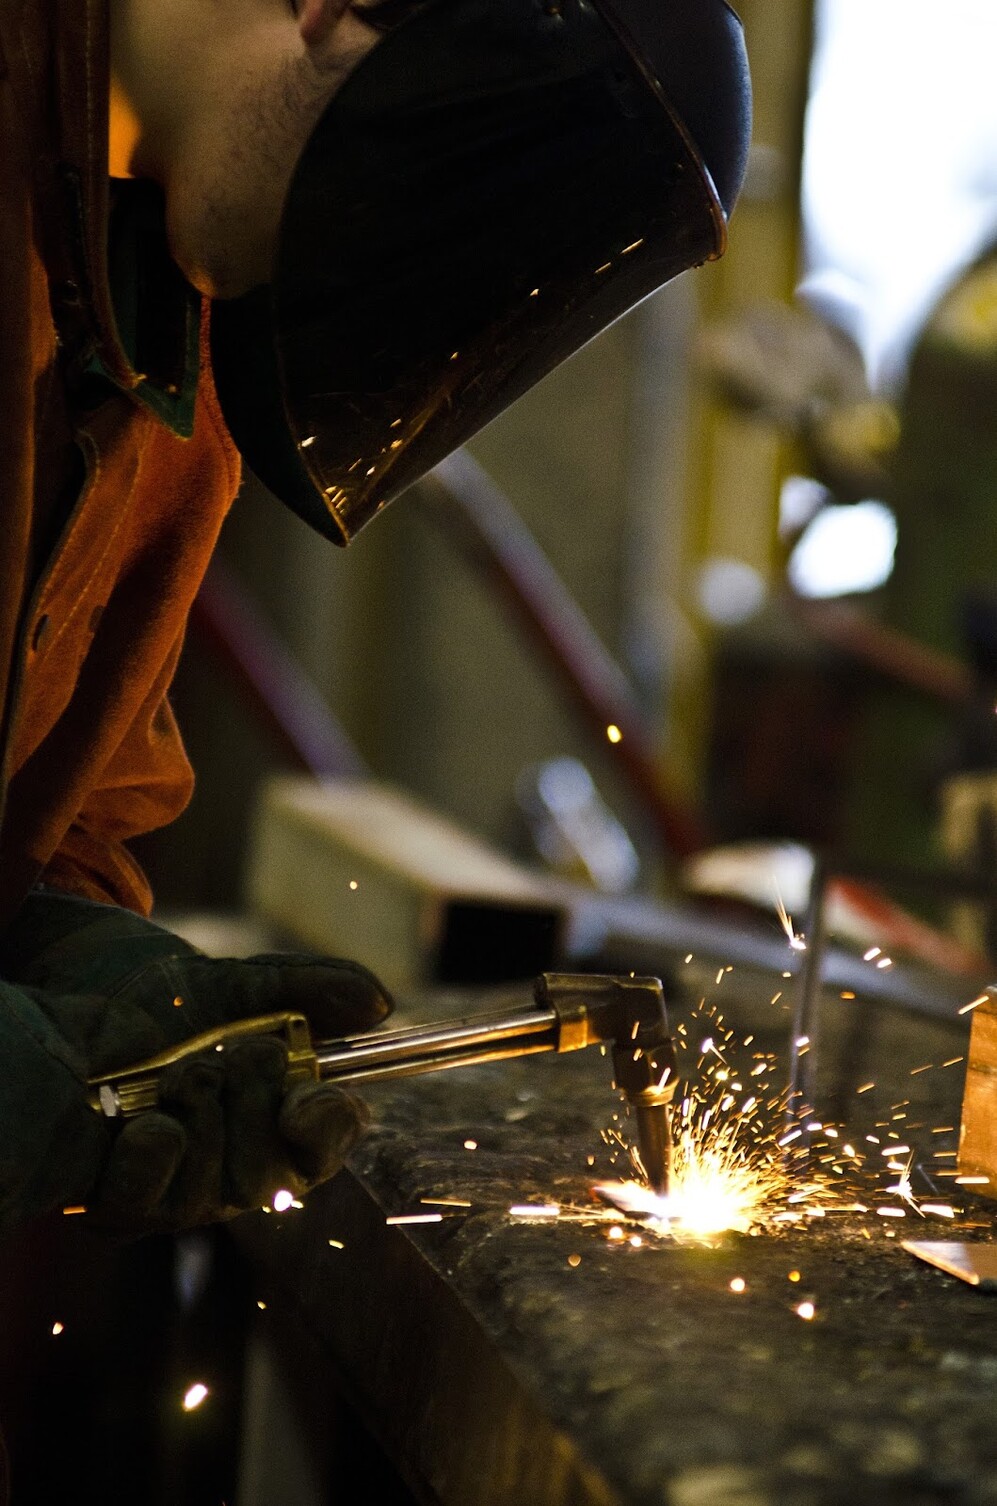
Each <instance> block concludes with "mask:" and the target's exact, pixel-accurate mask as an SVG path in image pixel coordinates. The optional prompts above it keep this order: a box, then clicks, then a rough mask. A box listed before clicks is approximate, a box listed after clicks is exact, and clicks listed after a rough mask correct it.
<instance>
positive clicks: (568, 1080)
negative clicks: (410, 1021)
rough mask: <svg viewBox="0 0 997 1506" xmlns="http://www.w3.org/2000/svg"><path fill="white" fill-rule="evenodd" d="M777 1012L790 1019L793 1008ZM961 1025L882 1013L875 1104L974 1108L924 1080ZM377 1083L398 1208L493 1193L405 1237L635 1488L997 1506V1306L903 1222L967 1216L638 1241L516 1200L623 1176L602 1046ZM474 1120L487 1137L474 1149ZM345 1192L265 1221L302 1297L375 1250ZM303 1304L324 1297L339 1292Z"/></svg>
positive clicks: (792, 1505)
mask: <svg viewBox="0 0 997 1506" xmlns="http://www.w3.org/2000/svg"><path fill="white" fill-rule="evenodd" d="M455 1002H456V1001H453V1000H451V1001H449V1006H448V1007H449V1012H451V1013H455V1012H456V1009H455V1008H454V1003H455ZM445 1007H446V1006H445ZM735 1013H736V1011H735ZM825 1013H826V1014H827V1016H828V1018H827V1021H826V1060H827V1064H828V1066H827V1070H828V1072H830V1071H831V1070H832V1068H833V1067H834V1063H835V1060H836V1056H835V1053H836V1051H839V1052H840V1048H841V1046H842V1042H847V1041H848V1040H849V1039H851V1040H852V1041H853V1042H854V1029H853V1028H851V1027H853V1025H854V1021H853V1020H851V1021H849V1020H845V1021H844V1022H842V1020H840V1019H837V1020H836V1017H835V1016H834V1013H833V1005H831V1004H829V1006H828V1009H827V1010H826V1011H825ZM770 1023H771V1024H773V1025H775V1026H777V1027H778V1029H779V1031H780V1032H781V1030H782V1028H783V1026H782V1021H781V1020H778V1019H777V1020H772V1021H770ZM774 1038H775V1037H774V1036H770V1037H768V1038H767V1039H766V1044H767V1043H768V1039H774ZM960 1040H961V1037H960V1036H959V1035H958V1033H957V1032H956V1031H955V1030H953V1029H952V1028H950V1027H940V1026H938V1025H933V1024H924V1023H922V1022H919V1021H915V1020H913V1019H910V1018H907V1017H905V1016H903V1015H902V1014H900V1013H899V1012H897V1013H892V1014H891V1013H888V1012H887V1011H883V1012H882V1013H881V1015H880V1016H879V1017H878V1020H877V1022H876V1029H875V1030H874V1031H873V1032H872V1046H873V1048H874V1054H875V1056H876V1057H877V1063H876V1065H877V1066H878V1067H879V1068H880V1069H881V1071H880V1079H881V1080H880V1085H879V1087H878V1089H877V1090H876V1092H875V1093H873V1094H871V1095H869V1097H871V1098H872V1099H874V1100H875V1099H877V1098H878V1100H879V1102H880V1103H887V1102H895V1101H898V1100H900V1099H902V1098H911V1097H914V1096H915V1095H918V1101H917V1103H916V1107H917V1111H918V1115H919V1118H921V1119H922V1120H923V1122H924V1123H925V1124H926V1126H929V1125H930V1124H942V1123H944V1124H954V1123H957V1122H958V1118H957V1115H958V1107H959V1091H960V1083H959V1078H958V1075H957V1073H956V1072H954V1071H951V1070H950V1071H949V1072H948V1074H947V1075H946V1073H945V1072H943V1071H941V1070H938V1071H932V1072H927V1073H923V1074H918V1075H917V1076H915V1077H913V1078H912V1077H911V1076H910V1072H911V1070H912V1067H913V1066H914V1065H916V1064H918V1063H919V1062H924V1061H928V1060H932V1059H934V1060H941V1058H942V1056H943V1055H945V1056H946V1057H948V1056H954V1055H955V1054H956V1050H954V1049H952V1048H953V1043H954V1045H955V1047H956V1048H958V1046H959V1043H960ZM866 1049H869V1048H868V1046H867V1048H866ZM872 1075H873V1073H871V1072H870V1076H872ZM369 1097H370V1100H371V1102H372V1104H373V1105H374V1108H375V1112H376V1115H377V1124H376V1127H375V1128H374V1130H373V1131H372V1132H371V1134H370V1135H369V1136H368V1138H367V1139H366V1140H365V1141H364V1142H363V1144H362V1146H361V1147H360V1148H359V1149H358V1151H357V1152H356V1153H355V1156H354V1159H353V1162H352V1175H353V1177H354V1178H355V1179H356V1180H357V1182H358V1183H359V1185H360V1187H361V1188H362V1189H364V1190H365V1192H366V1193H367V1194H368V1195H369V1197H370V1198H372V1199H373V1200H374V1202H375V1203H376V1204H377V1205H378V1206H379V1207H380V1209H381V1210H383V1212H385V1213H389V1214H391V1213H405V1212H419V1211H426V1206H425V1205H424V1204H423V1203H422V1201H421V1200H422V1199H424V1198H441V1197H442V1198H446V1197H451V1198H463V1199H466V1200H467V1201H469V1202H470V1203H471V1205H472V1206H471V1207H470V1208H469V1209H467V1210H446V1209H444V1210H442V1211H444V1212H445V1213H446V1214H447V1216H446V1218H445V1219H444V1221H443V1222H442V1223H440V1224H437V1225H429V1226H415V1227H411V1228H407V1229H404V1230H395V1231H391V1232H392V1233H395V1234H398V1235H399V1236H400V1237H401V1238H403V1239H404V1240H405V1241H406V1242H407V1245H408V1247H409V1248H410V1249H411V1250H412V1252H413V1253H416V1252H417V1254H418V1258H419V1259H420V1260H421V1262H423V1263H424V1264H425V1265H426V1266H428V1267H429V1268H430V1269H431V1270H432V1271H433V1272H435V1273H436V1275H437V1276H438V1278H439V1282H440V1287H439V1290H441V1291H442V1290H443V1289H444V1288H445V1289H446V1291H447V1292H449V1293H452V1294H455V1295H456V1297H457V1298H458V1299H459V1301H460V1303H461V1305H462V1306H463V1307H464V1308H465V1309H466V1310H468V1311H469V1312H470V1314H471V1317H472V1319H473V1322H474V1324H475V1325H476V1328H477V1331H478V1332H479V1333H480V1334H482V1335H484V1336H486V1337H487V1340H488V1343H489V1345H490V1346H491V1348H492V1350H493V1351H494V1352H497V1353H498V1354H499V1355H500V1356H501V1357H502V1359H503V1361H504V1362H505V1363H506V1364H507V1365H508V1366H509V1368H510V1369H511V1370H512V1372H513V1373H514V1374H515V1375H516V1377H517V1378H518V1381H519V1382H520V1384H521V1386H522V1387H523V1389H524V1391H525V1393H526V1394H527V1396H528V1398H529V1399H530V1405H531V1406H532V1407H533V1408H534V1410H535V1415H536V1417H537V1418H540V1417H543V1418H545V1419H549V1420H552V1421H553V1423H554V1424H555V1426H556V1428H557V1429H558V1430H559V1431H560V1432H561V1433H563V1434H564V1435H565V1436H566V1437H568V1438H569V1439H571V1440H572V1441H573V1443H574V1444H575V1446H576V1447H577V1448H578V1450H579V1453H580V1454H581V1456H582V1457H583V1458H586V1459H587V1460H589V1461H590V1462H591V1463H592V1464H593V1465H595V1466H596V1468H597V1469H598V1471H599V1472H600V1473H601V1475H602V1477H603V1478H604V1479H605V1480H606V1481H608V1482H609V1485H610V1488H611V1490H612V1491H613V1492H614V1494H615V1498H616V1499H618V1500H619V1501H621V1502H627V1503H634V1506H652V1503H653V1506H776V1503H778V1506H855V1503H870V1506H871V1503H876V1506H880V1503H885V1506H891V1503H897V1506H900V1503H903V1506H908V1503H918V1506H920V1503H925V1506H927V1503H935V1502H938V1503H942V1502H945V1503H949V1502H965V1503H967V1506H985V1503H990V1502H991V1501H993V1500H997V1301H995V1299H994V1298H989V1297H986V1296H983V1295H980V1294H977V1293H974V1292H973V1291H972V1290H971V1289H969V1288H968V1287H966V1286H965V1285H963V1284H961V1283H959V1282H956V1281H954V1280H951V1279H949V1278H946V1277H945V1276H943V1275H941V1274H940V1273H939V1272H937V1271H934V1270H931V1269H929V1268H928V1267H926V1266H923V1265H921V1264H919V1263H917V1262H916V1261H914V1260H913V1259H912V1258H911V1257H910V1256H909V1255H908V1254H906V1253H905V1252H904V1251H903V1250H901V1249H900V1248H899V1241H900V1238H902V1237H907V1238H916V1237H920V1238H936V1239H937V1238H944V1237H946V1236H953V1234H954V1231H953V1230H952V1227H951V1225H948V1224H945V1225H943V1222H942V1221H941V1220H939V1219H930V1218H928V1219H921V1218H917V1217H916V1215H913V1214H911V1215H909V1216H908V1217H907V1218H906V1219H905V1220H904V1221H903V1223H902V1224H901V1221H900V1220H895V1221H891V1224H896V1225H899V1226H900V1230H899V1232H898V1233H896V1234H895V1236H894V1237H893V1238H889V1237H887V1236H888V1227H889V1226H888V1225H887V1221H885V1220H882V1219H877V1218H876V1217H875V1215H874V1214H869V1215H848V1216H846V1217H841V1216H839V1217H836V1218H833V1219H832V1218H826V1219H823V1220H813V1221H812V1224H811V1225H810V1226H808V1227H806V1228H805V1229H792V1230H788V1231H786V1232H779V1233H775V1234H760V1235H754V1236H751V1235H726V1236H723V1237H721V1238H719V1239H717V1240H716V1241H714V1242H713V1244H712V1245H711V1246H708V1247H707V1246H701V1245H680V1244H675V1243H670V1242H668V1241H661V1240H657V1241H655V1240H648V1239H645V1240H644V1243H643V1244H642V1245H641V1247H640V1248H633V1247H631V1246H630V1244H629V1243H627V1242H626V1241H625V1240H624V1241H610V1240H609V1239H607V1228H606V1225H605V1224H604V1223H599V1222H595V1221H593V1222H590V1223H586V1222H584V1221H581V1220H580V1221H573V1220H564V1219H562V1220H559V1221H558V1222H556V1223H526V1222H522V1221H517V1220H514V1219H512V1218H510V1217H509V1214H508V1208H509V1206H510V1204H512V1203H514V1202H516V1203H518V1202H529V1201H537V1200H549V1199H553V1200H557V1201H558V1202H560V1203H561V1204H562V1206H567V1205H570V1204H576V1205H578V1206H585V1205H589V1206H591V1199H590V1196H589V1187H590V1184H591V1182H592V1181H593V1179H594V1178H596V1177H597V1176H598V1175H606V1174H608V1173H609V1172H610V1171H611V1169H612V1168H611V1167H610V1166H609V1164H608V1161H607V1159H606V1157H607V1152H606V1150H605V1147H604V1146H603V1145H602V1142H601V1140H600V1138H599V1130H600V1128H602V1127H604V1126H605V1125H606V1124H607V1123H608V1122H610V1121H611V1115H612V1114H613V1113H614V1112H616V1111H617V1110H618V1106H617V1105H616V1104H615V1102H614V1099H613V1095H612V1094H611V1092H610V1089H609V1068H608V1062H605V1061H602V1060H600V1058H599V1056H598V1053H597V1052H591V1051H590V1052H585V1053H581V1054H579V1055H578V1056H574V1057H570V1058H560V1059H556V1058H535V1059H532V1060H529V1061H522V1062H518V1063H506V1064H502V1065H496V1066H490V1067H479V1068H474V1069H468V1070H463V1071H460V1072H456V1073H450V1074H440V1075H437V1076H435V1077H427V1078H422V1079H413V1080H410V1081H409V1082H407V1083H402V1084H397V1085H393V1086H391V1087H388V1086H381V1087H379V1088H376V1089H373V1088H372V1089H371V1090H370V1093H369ZM860 1102H861V1100H860V1101H857V1102H856V1105H855V1107H856V1112H857V1111H858V1105H859V1103H860ZM863 1112H866V1110H865V1108H864V1106H863ZM871 1112H872V1114H873V1115H875V1114H876V1113H877V1112H879V1109H878V1108H877V1107H875V1106H874V1107H873V1109H872V1111H871ZM469 1138H470V1139H474V1140H475V1141H476V1143H477V1149H476V1150H473V1151H469V1150H466V1149H465V1147H464V1141H465V1140H466V1139H469ZM933 1143H934V1144H939V1145H941V1144H945V1145H949V1144H951V1143H952V1140H951V1137H949V1138H947V1139H946V1138H945V1137H940V1138H936V1139H935V1140H934V1142H933ZM589 1156H595V1157H596V1165H595V1166H594V1167H590V1166H589V1165H588V1157H589ZM949 1164H951V1162H950V1163H949ZM337 1198H338V1194H337V1192H336V1184H335V1183H334V1184H333V1185H332V1187H331V1188H330V1189H328V1191H327V1192H325V1193H323V1194H320V1195H318V1196H317V1197H315V1198H313V1199H311V1200H310V1202H309V1206H308V1208H307V1209H306V1210H305V1212H304V1213H303V1214H301V1215H298V1218H299V1220H300V1222H299V1223H298V1224H297V1225H295V1224H294V1222H293V1219H291V1220H282V1221H281V1223H282V1224H283V1225H284V1228H283V1230H282V1231H281V1229H280V1228H279V1227H278V1225H277V1221H276V1220H274V1219H272V1218H268V1219H262V1218H261V1219H259V1220H258V1223H259V1224H265V1225H267V1229H266V1231H265V1233H264V1234H263V1235H257V1236H254V1237H255V1238H258V1239H259V1241H260V1242H259V1243H258V1244H257V1247H256V1258H257V1259H259V1260H261V1261H262V1262H263V1263H264V1264H265V1265H270V1266H271V1268H273V1262H274V1261H275V1260H276V1258H277V1253H278V1251H279V1252H280V1261H281V1271H282V1279H284V1280H289V1281H290V1283H291V1285H292V1286H295V1287H296V1290H297V1292H298V1294H299V1296H300V1294H301V1293H302V1292H303V1291H306V1290H308V1291H311V1292H313V1293H314V1292H323V1291H324V1290H325V1284H326V1283H327V1282H335V1280H336V1267H335V1265H334V1264H333V1262H332V1260H331V1258H330V1252H329V1247H328V1244H327V1239H328V1237H339V1238H341V1239H342V1240H343V1241H344V1242H345V1244H346V1249H345V1250H344V1251H342V1252H336V1258H338V1259H347V1260H350V1261H359V1262H363V1261H364V1258H365V1255H364V1249H363V1247H362V1246H361V1245H351V1239H350V1237H351V1233H352V1231H351V1230H350V1229H349V1228H343V1227H341V1226H339V1225H337V1224H336V1219H337V1217H338V1216H339V1211H338V1210H339V1206H340V1205H339V1202H338V1201H337ZM979 1206H980V1211H979V1213H978V1214H977V1215H976V1216H975V1220H974V1221H975V1222H976V1223H977V1225H978V1227H977V1228H975V1229H973V1230H970V1231H969V1232H968V1233H967V1234H966V1236H965V1237H968V1238H980V1237H986V1236H987V1235H988V1233H989V1232H990V1229H991V1223H992V1220H991V1210H990V1209H989V1208H988V1207H987V1205H983V1204H981V1205H979ZM379 1216H380V1215H379ZM915 1225H916V1228H915ZM628 1232H629V1230H628ZM569 1256H571V1257H574V1256H580V1260H579V1261H577V1262H575V1261H572V1262H571V1263H569ZM790 1270H799V1271H800V1273H801V1280H800V1281H799V1282H798V1283H791V1282H790V1281H789V1280H788V1273H789V1272H790ZM735 1276H740V1277H742V1278H743V1279H744V1281H745V1282H746V1283H747V1289H746V1291H745V1292H744V1293H743V1294H741V1295H736V1294H734V1293H733V1292H732V1291H731V1290H730V1285H729V1283H730V1281H731V1279H732V1278H733V1277H735ZM406 1299H407V1294H406V1290H404V1289H395V1290H391V1289H386V1290H381V1289H377V1290H370V1292H369V1301H370V1303H371V1304H372V1305H374V1304H376V1305H377V1306H378V1307H382V1306H383V1305H384V1304H388V1305H396V1306H397V1307H398V1308H399V1310H401V1309H402V1308H403V1307H404V1304H405V1302H406ZM803 1299H809V1300H812V1301H813V1302H814V1303H815V1305H816V1317H815V1318H814V1320H813V1321H812V1322H807V1321H804V1320H802V1319H801V1318H800V1317H799V1316H798V1315H797V1313H796V1311H795V1307H796V1305H797V1304H798V1303H799V1302H800V1301H801V1300H803ZM424 1300H428V1301H429V1302H430V1303H432V1300H433V1299H432V1298H428V1299H425V1298H424ZM305 1306H306V1310H308V1309H309V1307H310V1308H311V1311H312V1313H313V1315H315V1314H318V1313H319V1312H320V1311H321V1306H322V1299H321V1298H319V1299H317V1300H316V1299H313V1298H307V1299H306V1302H305ZM428 1316H429V1317H430V1318H431V1317H432V1314H429V1315H428ZM316 1321H320V1319H316ZM400 1362H401V1363H403V1364H404V1360H403V1359H401V1360H400ZM450 1363H451V1364H453V1365H455V1366H457V1367H458V1368H459V1367H460V1366H461V1365H462V1363H466V1365H467V1376H466V1382H467V1385H468V1386H473V1385H474V1361H473V1358H472V1357H470V1356H468V1357H467V1359H466V1361H463V1360H462V1357H461V1354H460V1353H456V1354H454V1355H453V1356H452V1358H451V1360H450ZM480 1441H481V1440H480V1439H478V1438H474V1437H470V1438H468V1439H467V1440H466V1442H467V1447H468V1448H475V1447H477V1446H479V1443H480ZM443 1498H444V1499H446V1497H445V1495H444V1497H443Z"/></svg>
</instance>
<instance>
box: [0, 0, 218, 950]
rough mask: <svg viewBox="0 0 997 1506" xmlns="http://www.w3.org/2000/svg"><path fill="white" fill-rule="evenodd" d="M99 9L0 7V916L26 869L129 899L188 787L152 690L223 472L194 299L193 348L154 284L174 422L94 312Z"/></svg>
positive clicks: (25, 3) (163, 698)
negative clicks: (188, 399) (142, 857)
mask: <svg viewBox="0 0 997 1506" xmlns="http://www.w3.org/2000/svg"><path fill="white" fill-rule="evenodd" d="M107 9H108V0H0V802H2V803H0V811H2V820H0V922H2V920H3V919H4V918H6V916H8V915H9V914H10V912H11V910H12V909H13V908H14V907H15V906H16V905H17V904H18V903H19V901H20V900H21V898H23V896H24V894H25V893H26V891H27V890H28V888H29V887H30V886H31V885H32V884H33V883H34V882H35V881H37V880H39V879H41V880H44V881H46V882H48V883H51V884H53V885H55V886H57V887H58V888H61V889H65V890H69V891H71V892H75V893H78V894H83V895H87V896H89V897H91V898H94V899H100V900H107V901H110V902H112V903H117V904H121V905H125V906H128V907H130V908H132V909H135V910H138V911H142V912H147V911H148V909H149V906H150V903H151V895H150V892H149V887H148V884H147V882H146V879H145V876H144V875H143V873H142V871H141V869H140V868H139V867H138V865H137V864H136V862H135V861H134V859H133V858H132V857H131V855H130V854H129V852H128V850H127V845H126V844H127V843H128V841H129V839H130V838H132V837H135V836H136V835H138V834H139V833H141V832H146V831H150V830H152V829H154V828H155V827H158V826H162V825H164V824H166V823H167V822H169V821H171V820H173V819H174V818H175V817H176V816H177V815H178V814H179V813H180V811H181V810H182V809H183V808H184V806H185V805H186V803H187V801H188V799H189V798H190V793H191V789H192V784H193V776H192V771H191V768H190V765H189V763H188V761H187V758H186V756H185V753H184V750H183V745H182V743H181V741H180V736H179V733H178V731H177V727H176V724H175V722H174V719H173V715H172V712H171V710H170V706H169V702H168V700H167V691H168V688H169V685H170V681H171V679H172V677H173V673H174V669H175V666H176V662H177V657H178V655H179V652H180V647H181V642H182V639H183V633H184V625H185V623H186V619H187V614H188V611H189V609H190V605H191V602H192V600H193V597H194V595H195V593H196V591H197V588H198V585H199V583H200V580H201V577H202V575H203V573H204V570H205V568H206V566H207V563H208V559H209V556H210V554H211V551H212V548H213V546H214V543H215V540H216V537H217V534H218V530H219V528H220V526H221V523H222V519H223V518H224V515H225V513H226V511H227V509H228V507H229V505H230V503H231V501H232V499H233V497H234V495H235V492H236V489H237V486H238V481H239V461H238V456H237V454H236V451H235V449H234V447H233V445H232V442H231V440H230V439H229V436H228V433H227V431H226V429H225V426H224V423H223V422H222V419H221V415H220V412H219V409H218V404H217V401H216V398H215V393H214V388H213V385H212V381H211V374H210V369H209V366H208V362H207V355H206V345H205V338H204V336H205V328H206V323H207V314H206V308H205V311H204V315H203V317H202V320H201V323H202V331H201V340H200V346H199V347H198V345H197V343H196V315H197V312H198V308H197V303H196V300H191V299H190V297H189V295H188V291H184V290H182V289H180V290H178V288H177V287H176V286H175V285H174V286H173V287H172V288H170V289H169V295H170V297H172V298H173V299H174V300H176V299H177V298H178V297H179V300H180V301H179V302H177V303H176V307H177V308H178V309H179V310H181V313H180V315H179V316H178V317H179V318H180V326H181V327H180V331H179V333H180V341H181V344H183V341H184V339H185V336H184V329H183V322H182V321H183V317H184V315H183V310H184V309H186V310H187V313H188V314H189V313H190V312H191V310H193V315H194V325H193V326H192V327H193V328H194V330H195V339H194V340H193V341H192V342H188V345H189V348H190V349H191V350H192V351H193V364H192V371H193V372H195V373H196V371H197V367H198V358H197V351H198V348H199V349H200V362H199V365H200V373H199V380H198V381H197V386H196V401H194V402H193V403H192V405H191V406H190V412H189V414H188V419H189V421H188V422H187V423H186V425H185V426H184V425H183V424H181V425H179V426H178V425H177V424H176V423H174V424H172V426H171V424H170V423H167V422H165V421H164V419H163V418H162V417H160V416H159V414H158V412H157V411H156V407H157V404H158V405H159V407H160V408H161V407H162V403H160V402H159V399H160V398H164V394H165V398H164V401H168V399H169V396H170V394H171V393H175V390H176V383H175V382H171V381H170V379H169V378H168V377H165V378H162V379H159V378H156V377H150V376H149V373H148V372H147V371H139V370H136V362H135V361H134V360H133V359H130V358H129V357H128V356H126V354H125V347H124V342H123V340H122V338H121V336H120V333H119V329H118V325H117V322H116V315H115V312H114V310H113V308H112V302H111V292H110V276H109V265H108V263H109V249H108V248H109V235H108V224H109V213H110V193H109V180H108V175H107V110H108V36H107V30H108V16H107ZM164 260H165V258H164ZM172 275H173V277H174V284H175V283H176V280H177V279H176V274H175V269H172ZM168 280H169V279H168V278H167V282H168ZM150 298H151V307H152V312H153V314H154V315H155V316H156V317H157V318H158V322H159V324H160V325H164V324H165V326H167V328H166V335H167V340H166V344H167V345H168V344H169V341H170V339H172V343H173V346H174V347H175V346H176V344H177V340H176V334H177V331H176V329H173V330H172V333H171V329H170V326H171V324H176V322H177V321H176V320H175V319H174V318H173V315H172V313H171V312H170V310H171V307H172V305H170V303H169V298H167V297H166V296H165V295H163V297H162V298H161V297H160V294H159V292H158V291H157V290H156V288H155V287H154V288H153V291H152V293H151V295H148V296H147V299H146V302H147V303H149V301H150ZM152 322H153V323H154V324H155V323H156V319H155V318H154V319H153V321H152ZM147 343H148V342H147ZM161 343H162V342H161ZM163 364H164V369H165V368H166V367H168V366H169V362H168V361H166V362H165V363H163ZM188 368H189V369H191V363H190V362H188ZM157 381H158V386H157ZM187 385H188V388H190V389H191V391H192V390H193V383H192V382H188V384H187ZM177 427H180V428H181V429H182V428H184V427H186V429H187V431H188V436H189V437H186V438H184V437H179V435H178V433H177V432H175V430H176V429H177Z"/></svg>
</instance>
